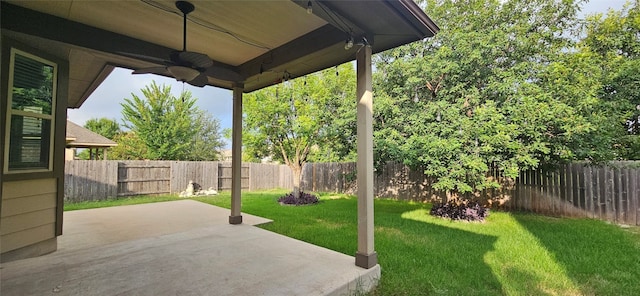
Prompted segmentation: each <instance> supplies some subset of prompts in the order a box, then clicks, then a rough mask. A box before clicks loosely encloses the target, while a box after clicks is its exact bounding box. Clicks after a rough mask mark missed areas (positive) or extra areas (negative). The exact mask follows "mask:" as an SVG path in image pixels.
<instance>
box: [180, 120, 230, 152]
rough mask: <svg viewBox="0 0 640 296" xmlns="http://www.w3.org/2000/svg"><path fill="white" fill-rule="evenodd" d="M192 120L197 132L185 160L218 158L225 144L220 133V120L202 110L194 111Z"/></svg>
mask: <svg viewBox="0 0 640 296" xmlns="http://www.w3.org/2000/svg"><path fill="white" fill-rule="evenodd" d="M193 120H194V122H193V124H194V128H195V129H196V131H197V133H196V135H195V136H194V137H193V141H192V145H191V146H190V149H189V152H188V153H187V160H209V161H211V160H219V159H220V151H221V150H222V148H224V144H225V143H224V142H223V141H222V137H221V133H220V121H219V120H218V119H216V118H213V116H211V114H209V113H207V112H205V111H202V110H198V111H196V112H195V114H194V118H193Z"/></svg>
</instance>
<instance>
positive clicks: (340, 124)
mask: <svg viewBox="0 0 640 296" xmlns="http://www.w3.org/2000/svg"><path fill="white" fill-rule="evenodd" d="M336 71H337V73H339V75H336ZM244 113H245V114H244V115H245V116H244V122H243V124H244V126H243V143H244V145H245V152H246V154H247V155H248V156H249V157H250V158H254V159H261V158H264V157H272V158H273V159H274V160H276V161H281V162H283V163H285V164H286V165H288V166H289V167H291V168H292V170H293V172H294V174H295V177H294V187H297V184H298V183H299V179H300V178H299V177H300V173H301V169H302V166H303V165H304V164H305V163H306V162H308V161H310V160H314V161H331V160H333V161H337V160H344V159H349V156H350V155H352V154H353V151H354V147H355V73H354V70H353V66H352V65H351V64H350V63H347V64H344V65H341V66H339V67H338V69H337V70H333V69H330V70H325V71H323V72H319V73H317V74H313V75H308V76H306V77H302V78H298V79H295V80H291V81H287V82H284V83H282V84H279V85H276V86H272V87H269V88H266V89H263V90H260V91H257V92H255V93H252V94H249V95H247V96H246V97H245V99H244ZM296 191H297V189H295V188H294V192H296Z"/></svg>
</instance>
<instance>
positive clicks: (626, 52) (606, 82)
mask: <svg viewBox="0 0 640 296" xmlns="http://www.w3.org/2000/svg"><path fill="white" fill-rule="evenodd" d="M584 31H585V35H586V36H585V38H584V39H583V40H582V41H581V42H580V44H579V45H580V47H579V50H580V52H579V54H581V55H585V56H590V57H591V60H590V62H591V63H592V64H593V65H594V68H595V69H594V70H593V71H592V73H591V75H592V76H593V77H595V78H596V79H597V80H598V81H599V82H600V87H599V89H598V91H599V94H598V99H599V100H600V105H601V111H600V113H601V114H602V120H601V121H600V122H601V123H602V124H601V126H600V128H599V131H600V133H604V134H606V135H609V137H608V139H606V140H607V144H608V145H609V147H610V149H611V150H610V151H611V153H613V154H614V156H615V158H618V159H640V1H638V0H636V1H634V2H628V3H627V4H626V5H625V8H624V9H623V10H621V11H614V10H610V11H609V12H608V13H607V14H606V16H605V15H602V14H594V15H591V16H589V17H588V18H587V20H586V23H585V26H584Z"/></svg>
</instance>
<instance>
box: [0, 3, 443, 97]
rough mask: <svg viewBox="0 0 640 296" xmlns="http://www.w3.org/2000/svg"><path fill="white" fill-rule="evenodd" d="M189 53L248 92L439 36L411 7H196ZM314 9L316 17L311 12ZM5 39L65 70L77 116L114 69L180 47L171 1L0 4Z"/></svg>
mask: <svg viewBox="0 0 640 296" xmlns="http://www.w3.org/2000/svg"><path fill="white" fill-rule="evenodd" d="M192 2H193V4H194V5H195V7H196V9H195V11H193V12H192V13H191V14H189V21H188V23H187V50H189V51H194V52H200V53H204V54H207V55H208V56H209V57H210V58H211V59H212V60H213V61H214V65H213V66H212V67H211V68H210V69H208V71H207V73H208V74H210V75H209V77H208V81H207V84H208V85H211V86H216V87H221V88H225V89H233V87H234V86H237V85H242V86H243V91H244V92H251V91H254V90H257V89H260V88H263V87H267V86H270V85H273V84H274V83H278V82H279V81H281V80H282V78H283V77H285V76H286V77H287V78H295V77H299V76H303V75H306V74H309V73H313V72H316V71H319V70H322V69H325V68H328V67H332V66H335V65H338V64H341V63H344V62H348V61H352V60H354V59H355V52H356V50H357V47H354V48H352V49H350V50H345V49H344V44H345V41H346V40H347V39H348V38H350V37H353V38H354V40H356V42H358V41H360V40H362V37H364V38H366V39H367V41H368V43H369V44H370V45H371V49H372V53H377V52H381V51H384V50H387V49H390V48H393V47H397V46H399V45H403V44H407V43H410V42H413V41H417V40H421V39H423V38H425V37H430V36H433V35H434V34H435V33H436V32H437V31H438V30H439V29H438V27H437V26H436V25H435V24H434V22H433V21H432V20H431V19H430V18H429V17H428V16H427V15H426V14H425V13H424V12H423V11H422V9H421V8H420V7H419V6H418V5H417V4H415V3H414V2H413V1H411V0H397V1H388V0H367V1H338V0H329V1H324V0H322V1H320V0H313V1H307V0H293V1H288V0H276V1H192ZM309 3H311V7H312V13H311V14H309V13H307V7H308V5H309ZM1 5H2V7H1V8H2V9H1V11H2V17H1V22H2V33H3V34H4V35H6V36H8V37H10V38H13V39H15V40H17V41H19V42H21V43H24V44H26V45H29V46H31V47H34V48H36V49H43V50H46V51H47V52H50V53H53V54H55V55H57V56H58V57H60V58H63V59H66V60H69V62H70V85H69V98H68V106H69V107H70V108H78V107H80V106H81V105H82V103H83V102H84V101H85V100H86V99H87V98H88V96H89V95H90V94H91V93H92V92H93V90H95V89H96V88H97V86H98V85H99V84H100V83H101V82H102V81H103V80H104V79H105V78H106V77H107V76H108V74H109V73H110V72H111V70H112V69H113V68H114V67H123V68H128V69H132V70H135V69H140V68H145V67H151V66H161V65H162V63H161V62H160V61H162V60H167V59H168V57H169V55H170V54H171V52H172V51H174V50H180V49H181V48H182V30H183V28H182V17H181V15H180V12H179V10H178V9H177V8H176V7H175V4H174V1H171V0H140V1H118V2H114V1H78V0H59V1H24V0H17V1H16V0H9V1H2V4H1Z"/></svg>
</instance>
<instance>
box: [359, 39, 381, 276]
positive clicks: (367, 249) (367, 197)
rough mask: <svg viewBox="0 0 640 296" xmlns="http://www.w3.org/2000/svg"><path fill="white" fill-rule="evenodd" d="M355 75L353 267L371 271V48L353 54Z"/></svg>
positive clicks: (374, 256)
mask: <svg viewBox="0 0 640 296" xmlns="http://www.w3.org/2000/svg"><path fill="white" fill-rule="evenodd" d="M356 61H357V71H358V73H357V75H358V82H357V83H358V87H357V96H358V107H357V108H358V109H357V111H358V115H357V117H358V123H357V132H358V140H357V142H358V151H357V152H358V162H357V185H358V252H357V253H356V265H357V266H360V267H363V268H372V267H374V266H376V265H377V264H378V256H377V254H376V252H375V250H374V248H373V242H374V240H373V86H372V82H371V46H369V45H365V46H363V47H362V48H361V49H360V50H359V51H358V53H357V54H356Z"/></svg>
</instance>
